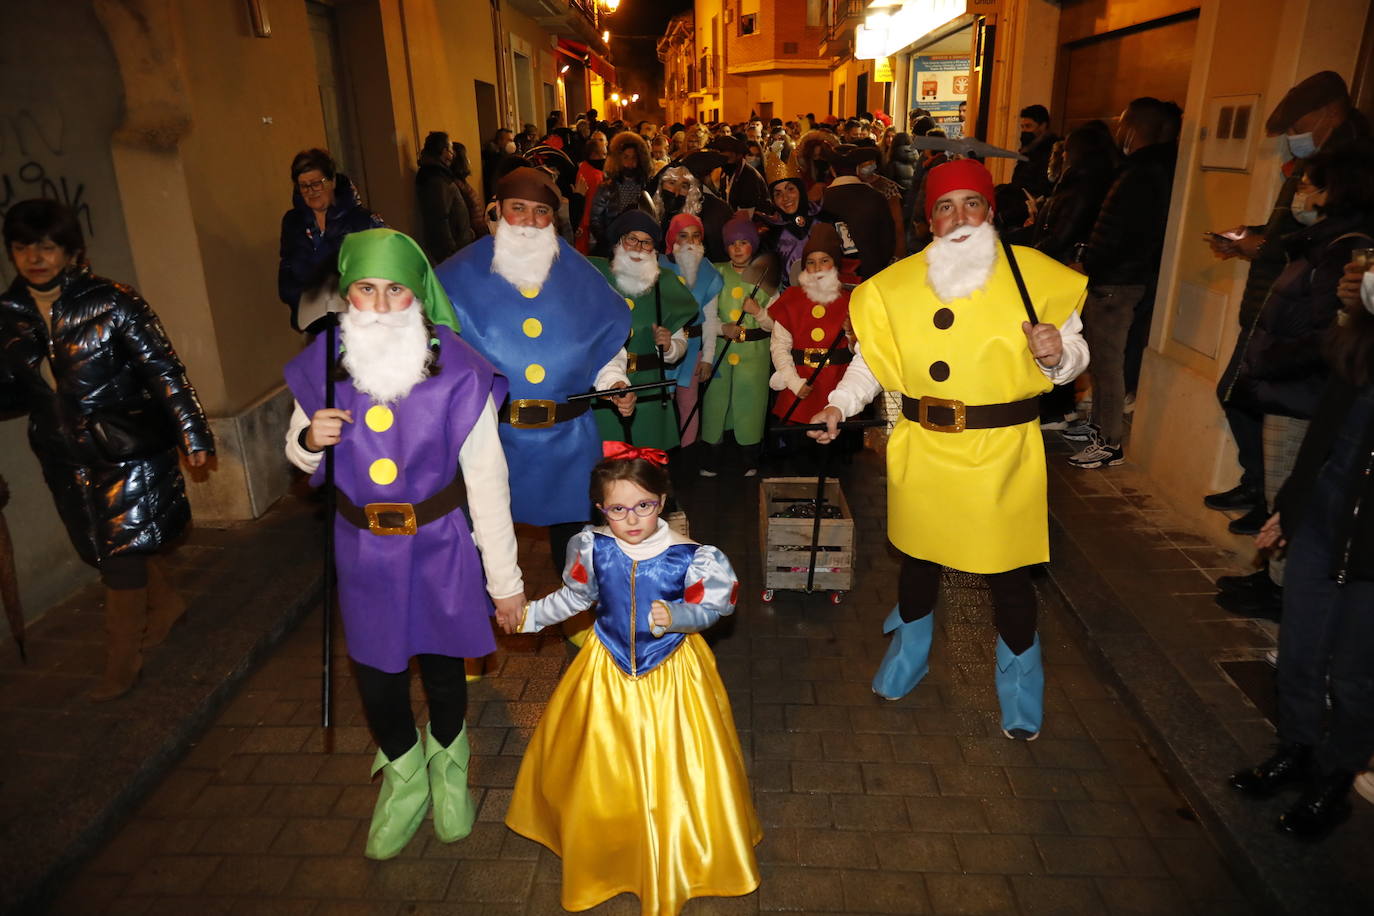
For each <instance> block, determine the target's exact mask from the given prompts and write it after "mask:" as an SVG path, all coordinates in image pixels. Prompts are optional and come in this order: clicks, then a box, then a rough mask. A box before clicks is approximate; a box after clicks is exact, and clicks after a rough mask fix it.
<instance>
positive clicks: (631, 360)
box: [625, 353, 639, 375]
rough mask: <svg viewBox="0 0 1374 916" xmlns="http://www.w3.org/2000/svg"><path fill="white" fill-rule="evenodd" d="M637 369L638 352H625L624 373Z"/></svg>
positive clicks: (636, 370) (627, 373)
mask: <svg viewBox="0 0 1374 916" xmlns="http://www.w3.org/2000/svg"><path fill="white" fill-rule="evenodd" d="M638 371H639V354H637V353H627V354H625V374H626V375H629V374H630V373H631V372H638Z"/></svg>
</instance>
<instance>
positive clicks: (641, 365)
mask: <svg viewBox="0 0 1374 916" xmlns="http://www.w3.org/2000/svg"><path fill="white" fill-rule="evenodd" d="M661 365H663V363H662V362H661V361H660V360H659V358H658V354H657V353H627V354H626V358H625V374H626V375H629V374H630V373H631V372H645V371H647V370H649V369H657V368H658V367H659V366H661Z"/></svg>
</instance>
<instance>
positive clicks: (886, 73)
mask: <svg viewBox="0 0 1374 916" xmlns="http://www.w3.org/2000/svg"><path fill="white" fill-rule="evenodd" d="M873 82H875V83H890V82H892V58H890V57H880V58H878V60H877V62H876V63H874V65H873Z"/></svg>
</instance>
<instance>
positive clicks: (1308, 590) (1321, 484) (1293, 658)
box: [1230, 263, 1374, 837]
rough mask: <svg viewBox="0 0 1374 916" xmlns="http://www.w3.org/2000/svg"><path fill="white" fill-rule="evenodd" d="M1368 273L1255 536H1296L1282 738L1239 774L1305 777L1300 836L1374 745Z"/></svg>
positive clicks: (1347, 310) (1355, 291)
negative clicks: (1289, 469) (1288, 470)
mask: <svg viewBox="0 0 1374 916" xmlns="http://www.w3.org/2000/svg"><path fill="white" fill-rule="evenodd" d="M1364 271H1365V267H1364V265H1363V264H1361V265H1356V264H1353V263H1352V264H1350V265H1347V270H1346V274H1345V278H1344V280H1343V282H1342V284H1341V287H1340V288H1341V293H1342V295H1341V300H1342V303H1343V306H1344V308H1343V310H1342V312H1341V313H1340V319H1339V321H1340V324H1339V325H1338V326H1337V327H1336V328H1334V329H1333V332H1334V333H1333V334H1332V335H1331V336H1330V339H1329V344H1328V346H1329V349H1328V350H1327V354H1328V358H1329V360H1330V365H1331V381H1330V384H1329V385H1328V386H1327V388H1326V391H1325V393H1324V394H1323V396H1322V399H1321V402H1320V403H1319V404H1318V406H1317V409H1316V412H1315V414H1314V415H1313V417H1312V423H1311V425H1310V426H1309V427H1308V430H1307V435H1306V436H1305V437H1304V438H1303V442H1302V447H1301V449H1300V450H1299V452H1298V459H1297V463H1296V464H1295V465H1294V468H1293V473H1292V475H1291V476H1289V478H1288V481H1287V482H1286V483H1285V484H1284V485H1283V488H1282V489H1281V490H1280V491H1279V494H1278V498H1277V500H1276V501H1275V505H1276V509H1277V511H1275V513H1274V514H1273V515H1272V516H1271V517H1270V518H1269V521H1268V522H1267V523H1265V525H1264V528H1263V529H1262V530H1261V531H1260V534H1259V536H1258V537H1256V539H1255V543H1256V544H1258V545H1259V546H1260V547H1262V548H1278V547H1283V546H1284V545H1285V542H1286V544H1287V554H1288V561H1287V569H1286V571H1285V573H1284V590H1283V626H1282V628H1281V629H1280V631H1279V670H1278V694H1279V722H1278V747H1277V748H1276V750H1275V753H1274V754H1273V755H1272V756H1271V757H1269V759H1267V760H1265V761H1264V762H1263V763H1260V764H1258V765H1257V766H1254V767H1251V768H1249V769H1245V770H1241V771H1239V772H1237V773H1234V774H1232V776H1231V779H1230V784H1231V786H1232V787H1233V788H1235V789H1236V790H1238V791H1240V792H1244V793H1245V794H1247V795H1250V796H1253V797H1260V798H1265V797H1268V796H1270V795H1273V794H1274V793H1275V792H1277V791H1278V790H1280V789H1282V788H1284V787H1285V786H1288V785H1292V784H1296V785H1300V786H1302V790H1303V791H1302V794H1301V795H1300V797H1299V798H1298V800H1297V802H1296V804H1294V805H1293V806H1292V807H1290V808H1289V809H1288V810H1287V811H1285V812H1284V813H1283V815H1281V816H1280V817H1279V821H1278V826H1279V829H1280V830H1281V831H1283V832H1285V833H1287V834H1290V835H1293V836H1303V837H1320V836H1323V835H1325V834H1326V833H1328V832H1329V831H1330V830H1332V829H1334V828H1335V827H1336V826H1338V825H1339V824H1340V823H1341V821H1343V820H1344V819H1345V818H1346V817H1347V816H1348V815H1349V814H1350V801H1349V795H1350V786H1351V784H1352V782H1353V781H1354V778H1355V774H1356V773H1357V772H1359V771H1360V770H1363V769H1364V768H1365V767H1366V766H1367V764H1368V762H1369V759H1370V755H1371V754H1374V512H1370V511H1369V507H1371V506H1374V315H1371V314H1370V313H1371V312H1374V283H1367V284H1365V287H1366V288H1364V289H1363V290H1361V286H1360V283H1361V279H1362V276H1363V274H1364ZM1328 691H1329V693H1330V696H1331V700H1332V703H1331V710H1330V714H1329V716H1328V713H1327V709H1326V698H1327V694H1328Z"/></svg>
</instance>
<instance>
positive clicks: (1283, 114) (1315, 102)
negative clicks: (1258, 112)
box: [1264, 70, 1350, 137]
mask: <svg viewBox="0 0 1374 916" xmlns="http://www.w3.org/2000/svg"><path fill="white" fill-rule="evenodd" d="M1331 102H1344V103H1345V104H1346V105H1349V104H1350V90H1349V88H1347V87H1346V85H1345V80H1344V79H1342V78H1341V75H1340V74H1339V73H1336V72H1335V71H1334V70H1322V71H1321V72H1319V73H1314V74H1312V75H1311V76H1309V77H1308V78H1307V79H1305V80H1303V81H1302V82H1301V83H1298V84H1297V85H1296V86H1294V87H1293V88H1292V89H1289V90H1288V94H1287V95H1285V96H1284V97H1283V98H1282V99H1280V100H1279V103H1278V105H1276V106H1274V113H1273V114H1271V115H1270V116H1269V120H1268V121H1265V122H1264V130H1265V132H1266V133H1268V134H1269V136H1271V137H1276V136H1278V135H1279V134H1281V133H1284V132H1285V131H1287V130H1288V128H1290V127H1292V126H1293V124H1294V123H1296V122H1297V120H1298V119H1299V118H1301V117H1302V116H1303V115H1305V114H1308V113H1310V112H1313V111H1316V110H1317V109H1318V108H1321V107H1322V106H1323V105H1327V104H1330V103H1331Z"/></svg>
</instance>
